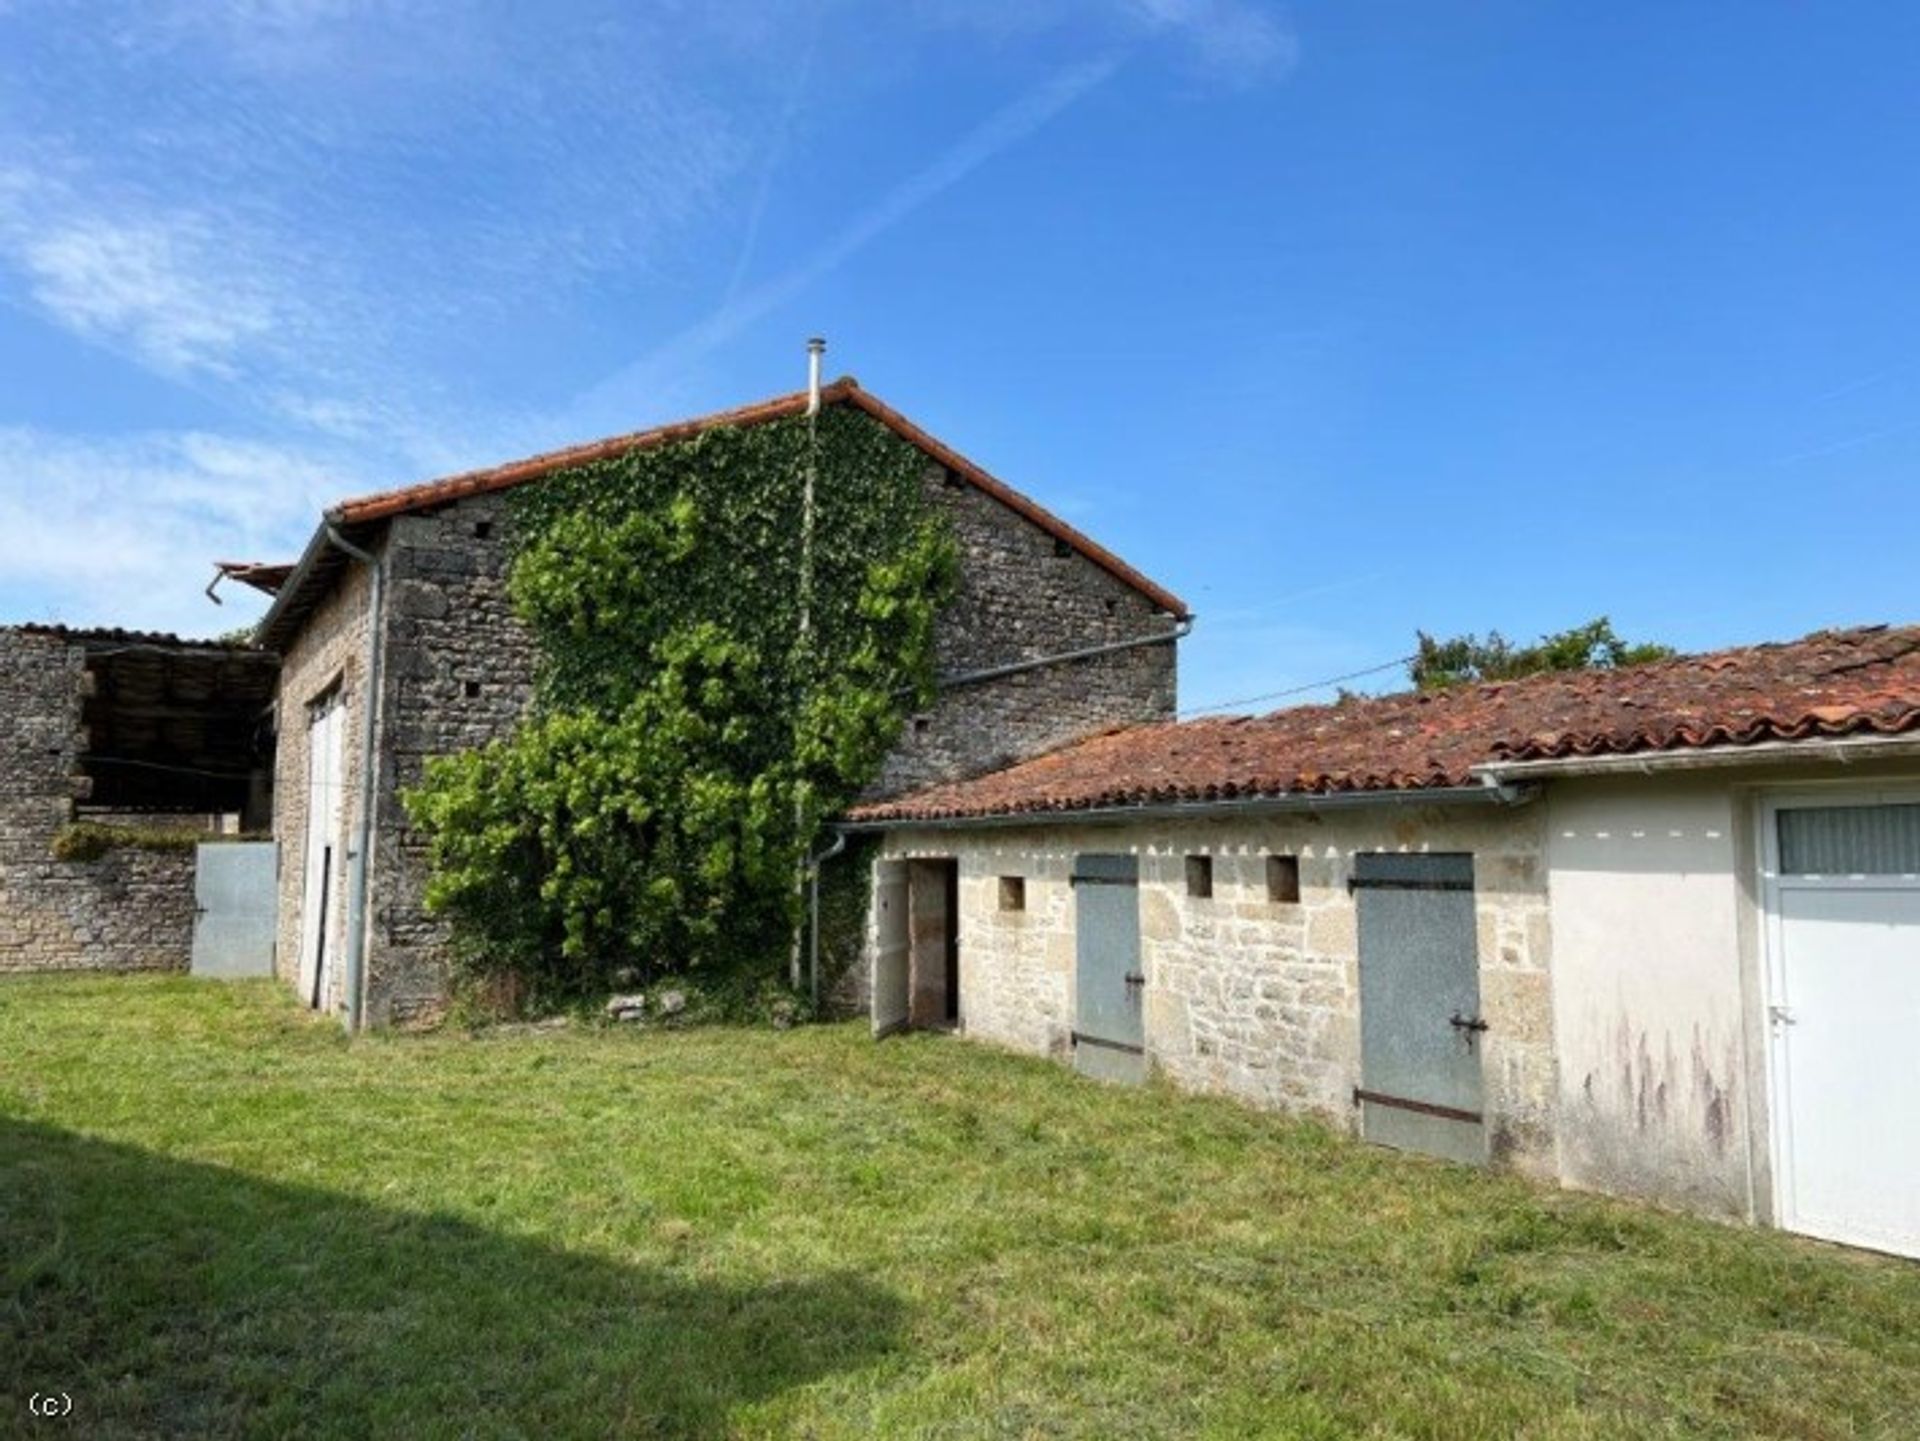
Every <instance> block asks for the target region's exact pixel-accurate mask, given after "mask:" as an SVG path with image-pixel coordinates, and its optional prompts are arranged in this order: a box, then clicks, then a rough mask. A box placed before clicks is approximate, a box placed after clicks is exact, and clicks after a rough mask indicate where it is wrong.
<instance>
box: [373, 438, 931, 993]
mask: <svg viewBox="0 0 1920 1441" xmlns="http://www.w3.org/2000/svg"><path fill="white" fill-rule="evenodd" d="M924 468H925V458H924V457H923V456H922V455H921V454H920V453H919V452H918V451H917V450H915V449H914V448H913V447H912V446H911V445H909V444H908V443H907V442H905V441H903V440H901V439H900V438H899V437H898V436H896V435H894V434H893V433H892V432H891V431H889V430H887V429H886V428H885V427H884V426H882V425H880V424H879V423H877V422H875V421H873V420H872V419H871V418H869V417H867V416H865V415H863V414H860V413H858V412H852V411H848V410H845V409H842V408H840V407H831V406H830V407H828V408H826V409H825V410H823V411H822V412H821V413H820V414H819V416H818V417H816V418H815V419H814V420H812V421H809V420H808V419H807V418H805V417H795V418H792V419H787V420H780V421H773V422H767V423H763V424H761V425H757V426H753V427H741V428H722V429H715V430H711V431H708V432H705V433H703V434H701V435H699V436H698V437H696V438H694V439H691V440H688V441H686V442H683V443H679V444H675V445H671V446H664V447H660V448H657V449H652V450H644V451H636V452H630V453H628V454H626V455H623V456H619V457H616V458H613V459H610V460H606V461H602V462H599V463H596V464H593V465H590V466H583V467H580V468H578V469H575V470H570V471H566V472H563V473H560V474H556V475H554V476H551V477H549V478H547V479H544V480H542V481H541V482H539V483H538V484H534V485H528V486H523V487H521V488H520V489H519V490H517V491H515V492H513V493H512V496H511V498H510V502H509V508H508V512H509V513H508V519H509V530H510V534H511V539H512V544H513V547H514V558H513V563H512V569H511V571H510V579H509V591H510V595H511V598H512V602H513V606H514V609H515V612H516V613H517V614H518V615H519V617H520V618H521V620H522V621H524V622H525V623H526V625H527V626H528V628H529V629H530V630H531V632H532V634H533V636H534V639H535V641H536V644H537V648H538V674H537V688H536V704H535V707H534V709H533V712H532V714H531V715H530V717H529V718H528V720H527V721H526V722H524V723H523V724H522V725H521V726H520V728H519V729H518V730H516V732H515V733H514V734H513V735H512V736H511V737H509V738H507V739H505V740H502V741H499V742H496V743H495V744H493V745H490V746H488V747H486V748H485V749H483V750H479V751H472V752H466V753H463V754H458V755H453V756H447V757H442V758H438V759H435V760H433V761H431V762H429V764H428V767H427V771H426V776H425V779H424V781H423V783H422V784H421V785H420V786H419V787H417V788H416V789H414V790H413V791H411V792H409V794H408V796H407V805H408V808H409V811H410V813H411V815H412V816H413V818H414V820H415V822H416V824H418V825H419V826H420V827H421V828H422V830H424V832H425V833H426V835H427V837H428V839H429V841H430V844H431V855H432V878H431V881H430V884H429V889H428V904H429V905H430V906H431V907H432V908H433V909H434V910H436V911H437V912H438V913H440V914H442V915H444V916H445V917H447V918H448V920H449V921H450V922H451V925H452V929H453V933H454V939H455V947H456V955H457V958H458V965H459V967H460V969H461V971H462V972H463V973H464V975H465V976H466V977H467V978H470V979H484V980H499V979H504V978H511V980H512V981H513V983H514V988H515V989H517V990H518V992H519V993H520V994H521V995H522V996H524V997H526V998H527V999H528V1000H530V1001H532V1002H533V1003H534V1004H536V1005H553V1004H559V1003H563V1002H565V1001H566V1000H568V999H571V998H575V997H580V996H586V995H592V994H595V993H598V992H602V991H604V990H606V989H607V988H608V987H610V986H614V985H618V984H624V983H628V982H631V981H639V982H642V983H644V982H647V981H651V980H653V979H657V978H659V977H661V976H664V975H691V976H695V977H697V978H701V979H705V980H707V981H709V982H711V983H714V984H716V985H720V986H724V985H727V984H739V985H742V986H747V987H751V986H755V985H759V984H762V983H764V982H766V981H767V980H769V979H770V978H772V977H774V976H776V975H777V974H778V973H779V971H780V969H781V968H782V967H783V965H784V963H785V960H786V957H787V954H788V946H789V941H790V938H791V936H792V935H793V928H794V926H795V924H796V923H797V921H798V919H799V911H798V901H797V898H796V894H795V890H794V878H795V875H796V869H797V867H798V866H799V865H800V863H801V861H802V860H803V858H804V857H805V855H806V854H808V852H809V851H810V849H812V848H813V847H814V846H815V845H816V844H817V841H818V838H819V832H820V830H821V826H822V822H823V821H824V820H825V819H826V818H827V817H828V816H830V815H831V814H833V813H834V812H835V811H837V810H839V809H840V808H842V807H844V806H845V805H846V804H847V803H848V802H849V801H851V800H852V799H853V798H854V797H855V796H856V795H857V794H858V793H859V792H860V790H861V789H862V788H863V787H864V786H865V785H866V784H867V783H868V782H869V781H870V780H871V779H872V778H873V776H874V775H875V774H876V773H877V771H878V768H879V766H880V763H881V761H882V760H883V759H884V757H885V755H886V753H887V751H888V750H889V749H890V747H891V746H892V744H893V741H894V739H895V737H896V736H897V735H898V733H899V730H900V727H901V725H902V723H903V721H904V719H905V716H906V714H907V712H908V711H909V710H910V709H912V708H915V707H917V706H919V705H922V704H924V703H925V702H926V700H927V699H928V698H929V697H930V695H931V688H932V682H933V625H934V618H935V616H936V615H937V613H938V611H939V608H940V606H941V604H942V603H943V602H944V600H945V598H946V596H947V594H948V592H949V590H950V587H951V584H952V577H953V568H954V567H953V546H952V543H951V541H950V540H949V538H948V537H947V535H946V532H945V530H944V529H943V527H942V525H941V524H940V521H939V518H938V516H937V514H936V513H935V512H934V511H933V509H932V507H931V506H930V505H929V504H928V502H927V498H926V495H925V491H924V487H923V482H922V478H921V477H922V472H923V470H924ZM810 471H811V475H812V491H813V497H814V500H813V507H812V511H813V514H812V522H811V525H810V526H809V524H808V518H807V513H806V511H807V508H806V505H805V500H804V497H805V495H806V493H807V490H808V483H809V472H810Z"/></svg>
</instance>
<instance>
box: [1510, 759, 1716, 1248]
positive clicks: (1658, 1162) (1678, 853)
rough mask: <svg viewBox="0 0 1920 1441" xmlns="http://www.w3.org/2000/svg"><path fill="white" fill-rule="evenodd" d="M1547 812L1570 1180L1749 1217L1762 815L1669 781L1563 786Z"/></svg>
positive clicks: (1711, 787)
mask: <svg viewBox="0 0 1920 1441" xmlns="http://www.w3.org/2000/svg"><path fill="white" fill-rule="evenodd" d="M1547 804H1548V815H1547V863H1548V873H1549V883H1548V885H1549V894H1550V899H1551V914H1552V922H1553V1013H1554V1036H1555V1040H1556V1044H1557V1047H1558V1051H1559V1077H1560V1093H1561V1094H1560V1115H1559V1123H1560V1124H1559V1144H1560V1167H1561V1172H1562V1175H1563V1176H1564V1178H1565V1179H1566V1180H1567V1181H1568V1182H1569V1183H1570V1184H1573V1185H1577V1186H1585V1187H1590V1188H1592V1189H1595V1190H1602V1191H1609V1192H1614V1193H1616V1194H1632V1195H1643V1196H1649V1197H1653V1198H1655V1199H1658V1200H1662V1201H1666V1202H1669V1203H1671V1204H1675V1205H1684V1206H1687V1207H1690V1208H1694V1209H1701V1210H1707V1211H1712V1212H1718V1213H1722V1214H1728V1215H1748V1214H1749V1213H1750V1210H1751V1206H1752V1194H1753V1188H1752V1185H1751V1183H1750V1177H1749V1174H1748V1146H1747V1132H1748V1109H1749V1102H1750V1083H1749V1074H1750V1071H1749V1059H1750V1058H1749V1056H1748V1054H1747V1050H1746V1047H1745V1045H1744V1044H1743V1034H1742V1031H1743V1023H1744V1014H1745V1011H1744V1004H1743V1001H1742V972H1743V967H1744V966H1745V965H1746V964H1747V963H1746V962H1745V961H1744V960H1743V952H1742V931H1743V929H1747V927H1746V925H1745V922H1744V920H1743V915H1742V912H1743V908H1745V907H1746V906H1747V905H1748V902H1747V899H1746V896H1747V894H1748V888H1747V887H1746V886H1745V885H1744V884H1743V882H1744V876H1743V870H1744V869H1745V868H1746V866H1747V864H1748V862H1747V859H1746V857H1747V854H1748V847H1747V844H1746V838H1745V836H1744V834H1743V832H1742V829H1741V828H1742V827H1745V826H1747V825H1749V824H1750V821H1749V819H1748V817H1749V814H1750V807H1749V805H1748V804H1747V802H1746V801H1745V799H1744V797H1743V795H1742V793H1741V792H1738V791H1736V790H1735V788H1734V787H1733V786H1732V785H1730V784H1729V783H1728V781H1727V780H1726V779H1725V778H1723V777H1722V778H1714V777H1689V776H1676V775H1671V774H1669V775H1665V776H1661V777H1658V778H1650V777H1649V778H1628V777H1609V778H1607V779H1605V780H1593V781H1574V780H1567V781H1559V782H1556V783H1555V784H1554V785H1552V786H1551V787H1550V788H1549V794H1548V801H1547Z"/></svg>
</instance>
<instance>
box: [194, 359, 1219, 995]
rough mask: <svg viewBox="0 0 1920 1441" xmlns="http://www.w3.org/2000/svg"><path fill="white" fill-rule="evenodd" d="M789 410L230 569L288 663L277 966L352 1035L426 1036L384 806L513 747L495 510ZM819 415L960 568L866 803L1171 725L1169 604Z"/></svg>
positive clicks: (422, 880) (1173, 609) (843, 406)
mask: <svg viewBox="0 0 1920 1441" xmlns="http://www.w3.org/2000/svg"><path fill="white" fill-rule="evenodd" d="M809 399H810V396H809V394H808V393H806V392H801V393H797V394H793V395H788V396H783V397H780V398H777V399H774V400H770V401H766V402H762V403H760V404H757V405H752V406H747V407H744V408H742V409H738V410H733V411H728V412H724V413H721V414H717V415H712V416H707V417H704V418H701V419H696V420H691V421H684V422H680V423H677V424H673V425H667V426H662V427H659V428H656V429H653V430H649V431H644V432H640V433H637V434H633V435H626V436H619V437H615V438H613V439H610V440H604V441H599V442H595V443H593V444H591V445H583V446H576V447H572V448H570V449H567V450H562V451H558V452H555V453H552V454H548V455H542V456H536V457H533V458H531V459H528V460H523V461H518V462H515V463H512V464H508V465H502V466H497V467H494V468H492V469H488V470H481V471H474V472H471V473H468V474H464V475H457V476H452V477H449V478H447V479H443V480H438V481H433V482H430V483H428V484H424V485H419V486H414V487H412V488H409V489H405V490H398V491H392V492H389V493H386V494H382V495H375V496H370V497H365V498H362V499H359V500H352V501H347V502H344V503H342V504H340V505H338V506H335V507H333V508H332V509H330V510H329V511H327V512H326V514H325V515H324V516H323V517H322V518H321V521H320V524H319V525H318V527H317V528H316V529H315V531H314V534H313V538H312V541H311V542H310V543H309V545H308V546H307V547H306V550H305V553H304V554H303V555H302V556H301V558H300V560H299V562H298V564H297V565H294V566H290V567H288V566H253V567H247V566H232V567H228V568H227V569H228V571H229V573H230V574H233V575H234V576H235V577H236V578H237V579H240V580H245V581H249V582H251V583H254V584H256V585H258V586H260V587H261V588H263V589H266V590H268V591H270V592H271V593H272V594H273V596H274V600H273V604H272V607H271V609H270V610H269V611H268V613H267V615H266V618H265V619H264V621H263V622H262V624H261V626H260V629H259V640H260V644H261V645H263V646H265V647H266V648H268V649H270V650H273V651H275V652H277V653H278V654H279V655H280V656H281V658H282V665H281V669H280V676H279V685H278V693H277V717H278V730H279V733H278V743H277V750H276V769H275V774H274V784H273V795H274V804H273V814H274V826H275V832H276V835H277V837H278V839H279V841H280V845H281V864H280V921H279V924H280V943H279V947H278V955H279V964H280V967H281V973H282V974H283V976H284V977H285V978H286V979H287V980H288V981H289V982H290V983H292V984H293V985H294V986H295V987H296V988H297V990H298V992H299V994H300V996H301V998H302V999H303V1000H305V1001H306V1002H307V1003H308V1004H310V1005H314V1006H317V1007H320V1008H323V1009H326V1010H330V1011H340V1012H343V1013H344V1014H345V1015H346V1016H347V1018H348V1021H349V1024H352V1025H356V1026H357V1025H359V1024H362V1023H366V1024H375V1025H379V1024H386V1023H406V1022H411V1021H414V1020H418V1019H422V1018H426V1017H431V1016H433V1015H435V1014H437V1012H438V1011H439V1010H440V1009H441V1008H442V1006H443V1004H444V1002H445V1000H446V971H445V958H446V951H445V946H446V935H445V932H444V930H443V928H442V926H441V925H440V924H439V923H438V922H437V921H436V920H435V919H434V918H433V917H431V916H430V915H429V914H428V913H427V911H426V909H425V906H424V903H423V892H424V888H425V885H426V881H427V854H426V843H425V841H424V839H423V838H422V837H421V836H420V835H419V834H418V833H417V832H416V831H415V830H414V829H413V828H412V827H411V826H410V825H409V823H408V820H407V817H406V815H405V812H404V810H403V807H402V805H401V800H400V797H401V794H402V792H403V791H404V789H405V788H407V787H409V786H412V785H413V784H415V783H416V782H418V780H419V779H420V778H421V775H422V772H423V768H424V764H425V762H426V760H427V758H428V757H430V756H433V755H438V754H445V753H448V752H452V751H455V750H461V749H467V748H472V747H477V746H480V745H483V744H485V743H486V742H488V741H491V740H493V739H496V738H498V737H502V736H504V735H506V734H507V733H508V732H509V731H510V730H511V729H512V727H513V726H514V725H515V724H516V723H517V722H518V721H519V719H520V718H521V717H522V715H523V714H525V712H526V710H527V707H528V705H529V703H530V701H531V699H532V696H533V685H534V674H535V662H536V657H535V655H534V653H533V647H532V645H531V643H530V639H529V637H528V636H527V634H526V633H525V632H524V630H523V628H522V626H521V625H520V623H519V622H518V620H517V619H516V618H515V616H514V615H513V613H512V611H511V608H510V605H509V602H508V596H507V586H506V581H507V568H508V564H509V559H510V554H511V550H510V536H509V525H510V519H509V515H508V511H507V500H508V494H507V493H508V492H509V491H511V490H513V489H514V488H516V487H520V486H526V485H536V484H538V483H539V482H540V481H541V480H542V479H543V478H546V477H549V476H555V475H559V474H562V473H565V472H567V471H569V470H571V469H573V468H575V467H580V466H584V465H588V464H590V463H594V462H598V461H602V460H606V459H609V458H613V457H617V456H619V455H622V454H624V453H629V452H633V451H638V450H643V449H649V448H653V447H661V446H673V445H684V444H690V443H694V442H697V441H698V439H699V438H700V437H701V436H702V435H703V434H705V433H706V432H708V431H710V430H713V429H715V428H717V427H722V426H743V427H744V426H756V425H761V424H766V423H769V422H772V421H777V420H781V419H786V418H791V417H794V416H798V415H801V414H803V413H804V412H805V410H806V407H807V405H808V403H809ZM819 400H820V403H821V404H822V405H823V406H825V407H829V408H834V409H838V410H841V411H844V412H847V413H851V414H853V415H856V416H858V417H861V418H862V419H863V421H864V423H868V424H872V425H874V426H878V427H882V428H884V429H885V430H887V431H890V432H891V433H892V434H893V435H895V436H897V437H900V438H901V439H903V440H905V441H907V442H908V443H910V445H911V446H912V447H914V448H915V449H916V450H917V452H918V453H919V455H920V457H921V458H922V460H923V462H924V470H923V485H924V493H925V495H926V497H927V498H928V500H929V501H930V502H931V503H932V505H933V506H934V507H937V509H938V510H939V512H940V513H942V514H943V515H944V516H945V518H946V520H947V521H948V523H949V525H950V528H951V531H952V534H953V535H954V537H955V539H956V541H957V543H958V547H959V551H960V571H959V578H958V589H957V594H956V596H955V598H954V600H953V601H952V602H951V603H950V605H949V606H948V608H947V610H946V611H945V613H944V614H943V615H942V617H941V618H940V621H939V624H938V628H937V634H936V650H937V661H938V667H939V682H938V685H939V692H938V699H937V701H936V702H935V703H934V704H933V706H932V707H931V708H930V709H929V710H928V711H927V712H926V713H925V714H922V715H918V716H915V717H913V718H912V719H911V720H910V721H909V723H908V725H907V728H906V732H905V734H903V735H902V737H901V739H900V741H899V744H898V746H897V747H896V749H895V750H894V752H893V753H892V755H891V756H890V758H889V759H888V760H887V762H886V764H885V768H884V773H883V775H882V776H881V778H880V781H879V784H878V787H877V788H876V793H878V794H890V793H894V792H898V791H900V790H904V789H907V788H911V787H916V786H923V785H927V784H930V783H933V782H937V781H941V780H949V779H954V778H958V777H961V776H966V775H971V774H976V773H979V772H981V771H985V770H990V769H993V768H995V767H999V766H1004V765H1006V764H1008V763H1010V762H1012V761H1014V760H1018V759H1020V758H1022V757H1025V756H1030V755H1035V754H1038V753H1040V752H1043V751H1046V750H1049V749H1052V748H1054V747H1057V746H1059V745H1061V744H1063V743H1065V742H1068V741H1071V740H1074V739H1077V738H1079V737H1081V736H1084V735H1087V734H1089V733H1092V732H1095V731H1098V730H1102V729H1107V728H1110V727H1112V726H1116V725H1132V724H1138V723H1142V722H1150V721H1160V720H1167V719H1170V718H1171V717H1172V715H1173V709H1174V684H1175V650H1176V645H1177V642H1178V641H1179V639H1180V637H1181V636H1182V635H1184V634H1185V633H1186V629H1187V626H1188V623H1189V617H1188V611H1187V607H1186V606H1185V605H1184V604H1183V603H1182V602H1181V600H1180V599H1179V598H1178V597H1177V596H1175V595H1173V594H1172V593H1170V592H1169V591H1167V590H1165V589H1164V588H1162V587H1160V586H1159V585H1156V584H1155V583H1154V582H1152V581H1151V580H1149V579H1147V578H1146V577H1145V576H1144V575H1142V574H1140V573H1139V572H1138V571H1136V570H1135V569H1134V568H1133V567H1131V566H1129V565H1128V564H1126V562H1124V561H1122V560H1121V559H1120V558H1119V557H1118V556H1116V555H1114V554H1113V553H1111V552H1110V551H1108V550H1106V549H1104V548H1102V547H1101V546H1100V545H1098V544H1097V543H1095V542H1094V541H1093V540H1091V539H1089V538H1088V537H1087V536H1085V535H1083V534H1081V533H1080V532H1079V531H1078V530H1076V529H1074V528H1073V527H1072V526H1069V525H1068V524H1066V523H1065V522H1064V521H1062V520H1060V519H1059V518H1058V517H1056V516H1054V515H1051V514H1049V513H1048V512H1047V511H1046V510H1044V509H1042V508H1041V507H1040V506H1039V505H1037V504H1036V503H1034V501H1032V500H1031V499H1029V498H1028V497H1026V496H1025V495H1022V494H1021V493H1020V492H1018V491H1016V490H1014V489H1013V488H1011V487H1010V486H1008V485H1006V484H1004V483H1003V482H1001V481H1000V480H998V479H996V478H995V477H993V476H992V475H989V474H988V473H987V472H986V471H985V470H983V469H981V468H980V467H979V466H978V465H976V464H974V463H973V462H972V461H970V460H967V459H966V458H965V457H963V456H961V455H960V454H959V453H958V452H956V451H954V450H953V449H952V448H951V447H949V446H947V445H946V444H944V443H943V442H941V441H939V440H937V439H935V438H934V437H933V436H932V435H930V434H928V433H927V432H926V431H924V430H922V429H921V428H920V427H918V426H916V425H915V424H913V422H911V421H910V420H908V419H907V418H906V417H905V416H903V415H901V414H900V413H899V412H897V411H895V410H893V409H892V408H891V407H889V406H887V405H885V404H884V403H883V402H881V401H880V400H879V399H877V398H876V397H875V396H873V395H871V394H869V393H868V392H866V391H864V390H862V389H861V388H860V387H859V386H858V385H857V384H855V383H854V382H853V381H852V380H840V381H836V382H834V383H832V384H829V385H827V386H825V387H824V388H823V389H822V390H821V391H820V393H819Z"/></svg>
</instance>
